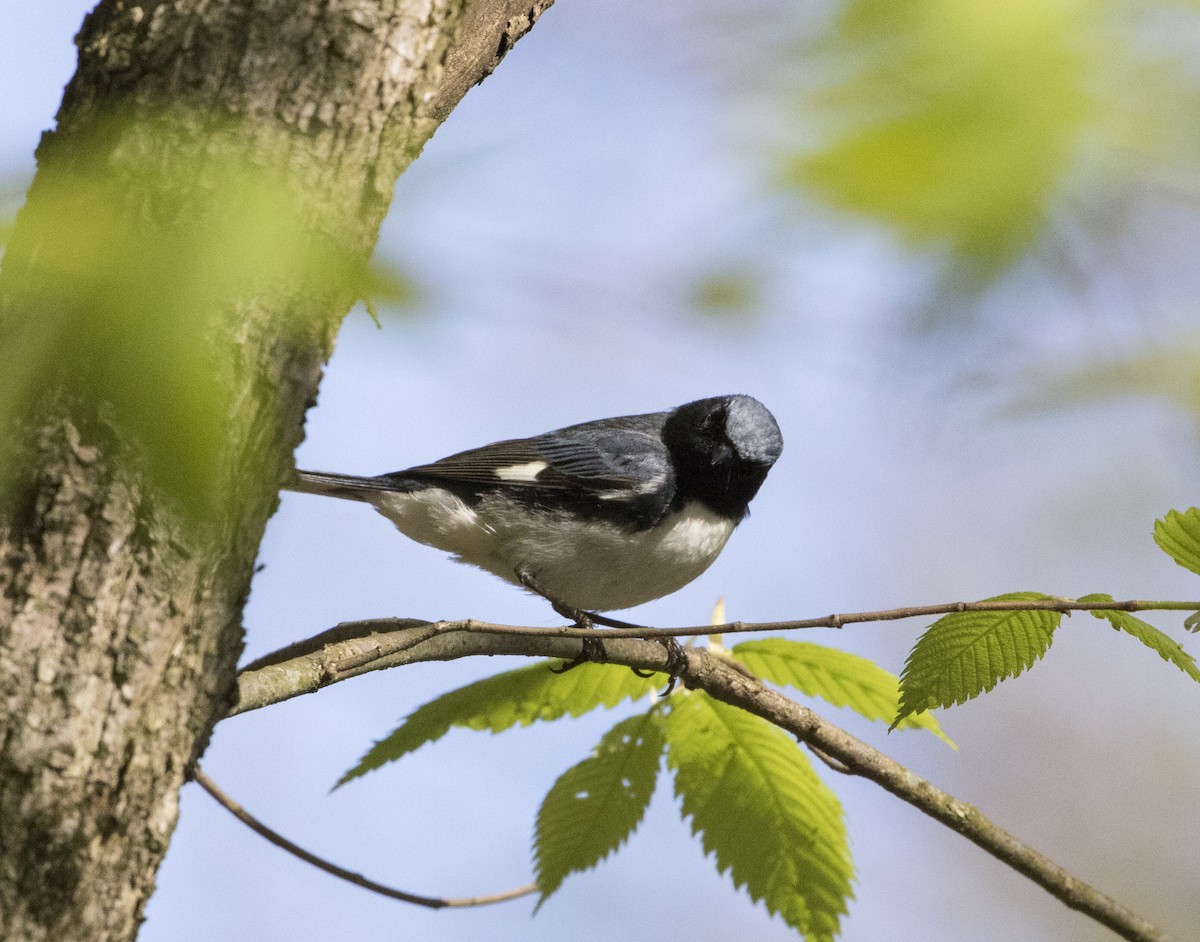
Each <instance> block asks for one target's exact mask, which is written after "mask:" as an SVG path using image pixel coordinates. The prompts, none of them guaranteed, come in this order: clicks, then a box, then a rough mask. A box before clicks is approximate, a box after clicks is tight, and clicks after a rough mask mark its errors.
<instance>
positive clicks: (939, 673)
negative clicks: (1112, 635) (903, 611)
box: [892, 592, 1062, 729]
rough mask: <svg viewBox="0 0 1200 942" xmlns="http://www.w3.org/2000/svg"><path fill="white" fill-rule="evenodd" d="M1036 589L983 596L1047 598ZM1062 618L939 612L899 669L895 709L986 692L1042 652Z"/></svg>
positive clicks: (907, 710) (901, 714)
mask: <svg viewBox="0 0 1200 942" xmlns="http://www.w3.org/2000/svg"><path fill="white" fill-rule="evenodd" d="M1048 598H1051V596H1048V595H1043V594H1042V593H1040V592H1012V593H1010V594H1008V595H997V596H995V597H994V598H990V599H986V600H985V601H988V602H1020V601H1034V600H1036V599H1048ZM1061 620H1062V615H1061V614H1060V613H1059V612H1040V611H1015V612H1003V611H1000V612H955V613H954V614H952V615H946V616H945V617H943V618H939V619H938V620H937V621H936V622H934V623H933V624H932V625H930V626H929V628H928V629H926V631H925V633H924V634H923V635H921V637H920V638H918V639H917V643H916V644H915V645H914V646H913V649H912V651H911V653H910V654H909V655H908V660H907V661H906V662H905V665H904V671H903V673H902V674H901V675H900V709H899V711H898V712H897V714H896V718H895V719H894V720H893V721H892V729H895V728H896V726H898V725H899V724H900V722H901V721H902V720H903V719H905V717H907V716H910V715H911V714H913V713H919V712H921V711H922V710H928V709H929V708H930V707H948V706H953V705H954V704H956V703H963V702H965V701H967V700H970V699H971V698H973V697H977V696H979V695H980V694H981V693H986V692H987V691H989V690H991V689H992V688H993V687H995V686H996V684H998V683H999V682H1000V681H1002V680H1005V679H1007V678H1009V677H1016V676H1017V675H1018V674H1020V673H1021V672H1022V671H1024V670H1025V669H1026V668H1028V667H1030V666H1032V665H1033V664H1034V663H1035V662H1036V661H1037V660H1038V658H1040V657H1041V656H1042V655H1044V654H1045V653H1046V651H1047V649H1049V647H1050V642H1051V640H1052V639H1053V637H1054V630H1055V629H1056V628H1057V627H1058V624H1059V622H1060V621H1061Z"/></svg>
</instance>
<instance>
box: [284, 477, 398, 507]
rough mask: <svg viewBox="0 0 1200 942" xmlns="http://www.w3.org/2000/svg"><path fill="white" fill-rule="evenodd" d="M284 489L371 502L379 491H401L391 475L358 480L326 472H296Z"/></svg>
mask: <svg viewBox="0 0 1200 942" xmlns="http://www.w3.org/2000/svg"><path fill="white" fill-rule="evenodd" d="M284 488H285V489H286V490H289V491H296V492H298V493H300V494H319V495H321V496H322V497H341V498H343V499H345V500H362V501H367V502H368V503H370V502H371V499H372V497H373V495H375V494H378V493H379V492H380V491H397V490H403V488H402V487H400V486H399V482H398V481H397V480H396V479H395V477H394V476H393V475H383V476H382V477H377V478H360V477H356V476H355V475H353V474H333V473H331V472H328V471H299V470H298V471H296V476H295V477H294V478H292V480H291V481H289V482H288V483H287V484H285V485H284Z"/></svg>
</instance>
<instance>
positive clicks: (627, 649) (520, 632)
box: [233, 601, 1191, 942]
mask: <svg viewBox="0 0 1200 942" xmlns="http://www.w3.org/2000/svg"><path fill="white" fill-rule="evenodd" d="M980 604H983V605H989V604H991V603H974V605H975V606H978V605H980ZM1062 604H1064V605H1069V606H1072V607H1077V608H1094V607H1103V608H1105V609H1109V610H1111V609H1114V608H1121V609H1122V610H1125V611H1129V610H1132V609H1130V608H1122V606H1132V605H1139V606H1140V605H1143V604H1144V603H1137V602H1127V603H1120V602H1118V603H1105V604H1104V605H1103V606H1089V605H1080V604H1078V603H1068V602H1065V601H1064V603H1062ZM1156 604H1158V605H1161V604H1164V603H1156ZM1165 604H1169V605H1172V606H1175V607H1180V608H1183V607H1185V603H1165ZM1190 605H1191V603H1186V607H1190ZM964 606H965V603H964ZM972 607H974V606H972ZM991 607H992V608H995V607H1000V608H1004V609H1012V608H1018V607H1019V608H1027V607H1030V606H1026V605H1023V604H1015V603H1005V604H1004V605H1003V606H995V605H994V604H991ZM1043 607H1045V606H1043ZM933 609H937V610H939V611H942V612H944V611H959V610H963V611H965V610H968V608H967V607H964V608H962V609H959V608H957V607H953V606H927V607H925V608H923V609H920V610H913V609H896V610H894V611H905V612H909V613H915V614H929V613H930V612H931V610H933ZM877 614H878V613H877ZM831 617H833V618H839V617H840V618H841V619H842V620H843V621H849V620H852V619H855V618H856V616H831ZM893 617H909V615H895V616H893ZM857 620H860V621H867V620H877V619H868V618H865V617H864V618H858V619H857ZM785 624H790V625H792V626H800V625H805V626H807V623H802V622H790V623H785ZM388 626H392V628H391V630H389V627H388ZM760 627H761V626H760ZM510 628H511V629H512V630H508V629H510ZM495 629H501V630H495ZM729 630H730V627H729V626H724V625H723V626H716V627H714V626H711V625H710V626H705V627H704V628H703V629H702V631H703V632H704V633H705V634H710V633H716V632H721V631H726V632H727V631H729ZM741 630H750V629H749V628H744V629H741ZM690 631H691V629H685V630H684V632H683V633H689V632H690ZM659 633H660V634H661V632H659ZM672 633H674V632H672ZM596 634H597V633H596V632H592V634H591V637H593V638H594V637H595V636H596ZM579 636H583V637H587V636H588V635H587V634H586V632H584V631H581V630H579V629H535V628H515V627H514V626H497V625H487V624H484V623H479V622H472V621H466V622H421V621H415V620H412V619H407V620H402V619H379V620H376V621H370V622H347V623H346V624H343V625H339V626H338V627H337V628H335V629H332V631H330V632H326V633H325V634H323V635H318V636H317V637H316V638H313V639H309V640H308V641H304V642H300V643H299V644H297V645H293V646H292V648H289V649H286V650H285V652H281V654H285V653H286V654H288V655H291V656H289V657H287V658H285V659H282V660H280V659H278V658H276V656H275V655H271V656H268V657H267V658H264V659H262V660H260V661H258V662H256V663H255V664H254V665H251V667H253V668H254V669H247V670H245V671H243V672H242V674H241V675H240V676H239V678H238V685H239V701H238V704H237V706H236V707H235V708H234V710H233V713H243V712H246V711H248V710H252V709H257V708H259V707H262V706H266V705H268V704H270V703H275V702H279V701H280V700H285V699H288V698H290V697H293V696H297V695H299V694H302V693H311V692H314V691H316V690H318V689H320V688H321V687H325V686H328V685H329V684H333V683H337V682H338V681H341V680H346V679H348V678H350V677H355V676H358V675H359V674H363V673H367V672H369V671H374V670H381V669H383V668H385V667H397V666H400V665H402V664H413V663H419V662H422V661H433V660H453V659H456V658H460V657H467V656H470V655H480V654H482V655H497V654H515V655H524V656H535V657H536V656H545V657H558V658H571V657H573V656H574V655H575V654H577V653H578V650H579V646H578V643H577V641H576V640H575V638H576V637H579ZM603 637H604V650H605V654H606V655H607V659H608V661H609V663H612V664H614V665H618V664H619V665H623V666H626V667H636V668H639V669H641V670H657V671H665V670H666V667H667V652H666V651H665V650H664V649H663V647H662V646H661V645H659V644H656V643H653V642H651V641H645V640H641V639H631V638H628V637H626V636H625V632H623V631H617V630H613V631H605V632H604V633H603ZM325 638H328V639H329V640H330V643H329V644H327V645H325V644H323V643H322V639H325ZM301 651H303V652H305V653H297V652H301ZM685 653H686V656H687V662H686V664H685V666H684V669H683V671H682V673H681V679H682V680H683V682H684V684H685V685H686V686H687V687H689V688H692V689H699V690H703V691H705V692H706V693H708V694H709V695H710V696H712V697H715V698H716V699H718V700H721V701H723V702H725V703H728V704H730V705H732V706H736V707H739V708H740V709H743V710H746V711H748V712H750V713H753V714H754V715H755V716H758V717H760V718H762V719H764V720H766V721H767V722H769V723H773V724H774V725H776V726H778V727H780V728H781V729H784V730H786V731H788V732H789V733H791V734H793V735H794V736H795V737H796V738H797V739H798V740H799V741H800V742H802V743H804V744H805V745H807V746H809V747H811V748H813V749H815V750H817V752H818V753H819V754H820V755H821V756H822V757H823V758H825V759H827V760H829V761H831V762H834V763H837V764H839V765H841V766H843V767H844V768H843V769H842V770H843V771H845V772H847V773H848V774H852V775H858V776H861V777H863V778H867V779H870V780H871V781H873V782H875V783H876V784H877V785H880V786H882V787H883V788H884V789H886V790H887V791H889V792H891V793H892V794H893V795H895V796H896V797H897V798H900V799H901V800H902V801H905V802H907V803H908V804H910V805H912V806H913V807H915V808H917V809H918V810H920V811H922V812H924V813H925V814H927V815H929V816H930V817H931V818H933V819H935V820H936V821H939V822H941V823H942V824H945V825H946V826H947V827H949V828H950V829H951V830H953V831H956V832H957V833H959V834H961V835H963V836H964V837H966V838H967V839H968V840H970V841H972V842H973V843H975V844H976V845H978V846H979V847H980V848H982V849H983V850H985V851H987V852H988V853H989V854H991V855H992V856H993V857H995V858H997V859H998V860H1000V861H1002V862H1003V863H1005V864H1007V865H1008V866H1010V867H1012V868H1013V869H1014V870H1016V871H1017V872H1018V873H1020V874H1022V875H1024V876H1026V877H1028V878H1029V879H1030V880H1032V881H1033V882H1035V883H1037V884H1038V885H1039V886H1041V887H1042V888H1043V889H1045V890H1046V891H1047V892H1049V893H1050V894H1051V895H1053V896H1055V897H1056V898H1057V899H1059V900H1061V901H1062V902H1064V903H1066V905H1067V906H1069V907H1070V908H1072V909H1076V910H1078V911H1080V912H1082V913H1084V914H1085V915H1087V916H1089V917H1091V918H1092V919H1094V920H1096V921H1097V922H1099V923H1101V924H1102V925H1104V926H1107V927H1108V928H1110V929H1112V930H1113V931H1114V932H1116V933H1117V934H1118V935H1120V936H1122V937H1123V938H1125V939H1130V940H1134V942H1168V940H1169V938H1170V937H1169V936H1168V935H1167V934H1166V933H1165V932H1163V931H1162V930H1161V929H1158V928H1157V927H1155V926H1154V925H1152V924H1151V923H1149V922H1147V921H1146V920H1145V919H1143V918H1142V917H1141V916H1139V915H1137V914H1136V913H1133V912H1131V911H1130V910H1128V909H1126V908H1125V907H1124V906H1122V905H1121V904H1120V903H1118V902H1117V901H1116V900H1114V899H1112V898H1111V897H1109V896H1106V895H1105V894H1103V893H1101V892H1100V891H1098V890H1096V889H1095V888H1094V887H1092V886H1090V885H1089V884H1087V883H1084V882H1083V881H1082V880H1080V879H1078V878H1077V877H1074V876H1072V875H1071V874H1070V873H1068V872H1067V871H1066V870H1064V869H1063V868H1062V867H1060V866H1059V865H1058V864H1056V863H1054V862H1053V861H1051V860H1050V859H1048V858H1047V857H1045V856H1043V855H1042V854H1040V853H1038V852H1037V851H1036V850H1034V849H1033V848H1032V847H1029V846H1028V845H1026V844H1024V843H1022V842H1021V841H1019V840H1018V839H1017V838H1016V837H1014V836H1013V835H1011V834H1009V833H1008V832H1007V831H1005V830H1004V829H1003V828H1001V827H999V826H998V825H997V824H995V823H994V822H992V821H991V820H989V819H988V818H987V817H986V816H984V815H983V814H982V813H981V812H980V811H979V810H978V809H976V808H975V807H973V806H971V805H969V804H966V803H965V802H962V801H959V800H958V799H956V798H954V797H953V796H952V795H949V794H947V793H946V792H943V791H942V790H940V789H939V788H937V787H935V786H934V785H933V784H931V783H930V782H927V781H925V780H924V779H922V778H920V777H919V776H917V775H916V774H915V773H913V772H912V771H910V770H909V769H907V768H905V767H904V766H902V765H900V764H899V763H897V762H895V761H894V760H893V759H891V758H889V757H888V756H886V755H884V754H883V753H881V752H879V751H878V750H877V749H875V748H873V747H871V746H869V745H867V744H866V743H864V742H862V741H861V740H859V739H856V738H855V737H853V736H851V735H850V734H849V733H847V732H845V731H844V730H842V729H840V728H838V727H837V726H834V725H833V724H832V723H829V722H828V721H826V720H824V719H822V718H821V717H820V716H818V715H817V714H816V713H814V712H813V711H812V710H809V709H807V708H806V707H803V706H800V705H799V704H797V703H794V702H792V701H791V700H788V699H787V698H786V697H784V696H782V695H781V694H779V693H776V692H775V691H773V690H770V689H768V688H767V687H765V686H764V685H763V684H762V682H760V681H759V680H757V679H755V678H753V677H751V676H748V674H747V672H746V671H745V670H744V669H743V668H740V665H734V664H731V663H728V662H726V661H725V660H724V659H722V658H719V657H714V656H713V655H711V654H709V653H708V652H707V651H702V650H698V649H695V648H688V649H685Z"/></svg>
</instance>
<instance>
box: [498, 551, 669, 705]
mask: <svg viewBox="0 0 1200 942" xmlns="http://www.w3.org/2000/svg"><path fill="white" fill-rule="evenodd" d="M517 579H518V581H520V583H521V585H523V586H525V588H527V589H528V590H529V591H530V592H532V593H534V594H535V595H540V596H541V597H542V598H544V599H545V600H546V601H547V602H549V603H550V605H551V607H552V608H553V609H554V611H556V612H557V613H558V614H559V615H561V616H562V617H563V618H569V619H570V620H571V621H572V622H574V623H575V625H576V627H579V628H593V627H595V626H596V625H604V626H605V627H606V628H634V629H637V628H645V627H646V626H645V625H635V624H633V623H632V622H627V621H621V620H619V619H617V618H609V617H608V616H607V615H601V614H599V613H597V612H586V611H583V610H582V609H578V608H572V607H571V606H570V605H567V604H566V603H565V602H560V601H559V600H558V599H556V598H555V597H554V596H552V595H551V594H550V593H549V592H547V591H546V590H545V589H543V588H542V587H541V586H540V585H538V582H537V579H535V578H534V577H533V575H532V574H530V573H528V572H525V571H518V572H517ZM644 640H653V641H655V642H656V643H658V644H661V645H662V646H663V647H664V648H666V649H667V670H666V673H667V676H668V677H669V678H670V680H668V681H667V689H666V690H664V691H663V692H662V696H664V697H665V696H666V695H667V694H669V693H670V692H671V691H672V690H674V689H675V683H676V681H678V680H679V677H680V675H681V674H682V673H683V669H684V668H685V667H687V654H686V653H684V650H683V645H681V644H680V643H679V642H678V641H677V640H676V639H675V638H670V637H666V638H663V637H655V638H653V639H649V638H647V639H644ZM607 659H608V656H607V654H606V653H605V651H604V642H603V641H601V640H600V639H599V638H584V639H583V646H582V648H581V649H580V651H579V654H578V655H577V656H576V657H574V658H572V659H571V660H569V661H566V662H564V663H563V665H562V666H561V667H558V668H554V667H552V668H550V669H551V670H552V671H554V673H556V674H565V673H566V672H567V671H569V670H571V668H573V667H578V666H579V665H580V664H583V663H585V662H587V661H597V662H599V663H604V662H605V661H606V660H607ZM629 669H630V670H631V671H633V672H634V673H635V674H637V675H638V676H639V677H649V676H651V675H652V674H655V673H658V672H657V671H640V670H638V669H637V668H636V667H631V668H629Z"/></svg>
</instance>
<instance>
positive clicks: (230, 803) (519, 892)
mask: <svg viewBox="0 0 1200 942" xmlns="http://www.w3.org/2000/svg"><path fill="white" fill-rule="evenodd" d="M192 777H193V778H194V779H195V780H196V782H197V783H198V784H199V785H200V787H201V788H203V789H204V790H205V791H206V792H208V793H209V794H210V795H211V796H212V797H213V798H214V799H215V800H216V801H217V803H218V804H219V805H221V806H222V807H223V808H225V810H227V811H228V812H229V813H230V814H232V815H233V816H234V817H235V818H237V819H238V820H239V821H241V822H242V824H244V825H246V827H248V828H250V830H252V831H254V832H255V833H256V834H258V835H259V836H261V837H265V838H266V839H267V840H268V841H270V842H271V843H272V844H274V845H275V846H276V847H279V848H282V849H283V850H286V851H287V852H288V853H289V854H292V855H293V856H295V857H299V858H300V859H301V860H303V861H304V862H305V863H309V864H312V865H313V866H314V867H316V868H317V869H319V870H324V871H325V872H326V873H331V874H333V875H334V876H335V877H338V878H339V879H342V880H345V881H346V882H347V883H353V884H354V885H355V886H360V887H362V888H363V889H364V890H370V891H371V892H372V893H378V894H379V895H380V896H386V897H388V898H389V899H398V900H400V901H402V902H405V903H413V904H415V905H417V906H427V907H428V908H430V909H447V908H449V907H452V906H457V907H462V906H488V905H491V904H492V903H503V902H507V901H508V900H511V899H518V898H520V897H522V896H528V895H530V894H531V893H536V892H537V884H535V883H530V884H527V885H526V886H519V887H517V888H516V889H513V890H505V891H504V892H503V893H492V894H489V895H487V896H468V897H460V898H453V897H438V896H421V895H419V894H417V893H406V892H405V891H404V890H397V889H393V888H392V887H390V886H384V885H383V884H382V883H376V882H375V881H374V880H370V879H368V878H367V877H364V876H362V875H361V874H358V873H354V872H353V871H352V870H347V869H345V868H344V867H339V866H338V865H337V864H334V863H330V862H329V861H328V860H324V859H323V858H321V857H318V856H317V855H316V854H313V853H310V852H309V851H307V850H305V849H304V848H303V847H300V846H299V845H297V844H293V843H292V842H291V841H289V840H288V839H287V838H286V837H284V836H283V835H282V834H280V833H278V832H277V831H273V830H271V828H269V827H267V826H266V825H265V824H263V823H262V822H261V821H259V820H258V818H256V817H254V815H252V814H250V812H248V811H247V810H246V809H245V808H243V807H242V806H241V805H240V804H238V803H237V802H236V801H234V800H233V799H232V798H230V797H229V796H228V795H227V794H225V792H223V791H222V790H221V788H220V787H219V786H218V785H217V783H216V782H214V781H213V780H212V779H211V778H209V777H208V776H207V775H206V774H205V773H204V770H203V769H201V768H200V766H198V765H197V766H195V767H194V769H193V773H192Z"/></svg>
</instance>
